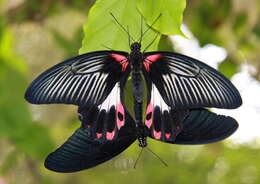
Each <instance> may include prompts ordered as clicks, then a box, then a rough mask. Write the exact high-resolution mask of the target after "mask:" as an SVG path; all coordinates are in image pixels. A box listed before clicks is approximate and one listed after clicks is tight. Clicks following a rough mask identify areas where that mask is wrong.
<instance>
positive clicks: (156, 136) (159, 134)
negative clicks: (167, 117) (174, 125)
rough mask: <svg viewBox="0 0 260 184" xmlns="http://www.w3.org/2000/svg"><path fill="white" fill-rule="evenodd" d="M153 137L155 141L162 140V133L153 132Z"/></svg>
mask: <svg viewBox="0 0 260 184" xmlns="http://www.w3.org/2000/svg"><path fill="white" fill-rule="evenodd" d="M153 136H154V138H155V139H161V136H162V132H161V131H160V132H156V130H153Z"/></svg>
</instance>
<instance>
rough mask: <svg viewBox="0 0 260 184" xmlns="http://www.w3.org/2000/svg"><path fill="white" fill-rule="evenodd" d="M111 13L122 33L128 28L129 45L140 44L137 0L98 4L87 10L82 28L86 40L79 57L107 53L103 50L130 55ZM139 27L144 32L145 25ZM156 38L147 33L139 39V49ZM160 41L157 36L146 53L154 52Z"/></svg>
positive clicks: (103, 1)
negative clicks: (87, 53) (95, 52)
mask: <svg viewBox="0 0 260 184" xmlns="http://www.w3.org/2000/svg"><path fill="white" fill-rule="evenodd" d="M110 12H111V13H113V15H114V16H115V17H116V19H117V21H118V22H119V23H120V24H121V25H122V26H124V28H125V29H127V27H128V28H129V33H130V35H131V36H132V37H133V40H131V43H132V42H134V41H139V39H140V36H141V19H142V16H141V15H140V13H139V12H138V10H137V7H136V0H120V1H118V0H109V1H107V0H99V1H97V2H96V3H95V4H94V5H93V7H92V8H91V9H90V11H89V15H88V20H87V22H86V23H85V24H84V34H85V38H84V40H83V43H82V47H81V49H80V51H79V52H80V53H85V52H91V51H96V50H107V49H106V47H109V48H111V49H113V50H122V51H129V43H128V35H127V33H126V32H125V31H124V30H122V28H121V27H120V26H119V24H118V23H116V21H115V20H114V19H113V17H112V16H111V15H110ZM158 15H159V14H157V16H158ZM142 27H143V31H144V30H146V29H147V25H145V23H144V24H143V26H142ZM156 35H157V33H156V32H155V31H153V30H152V29H150V30H149V31H148V32H147V33H146V34H145V35H144V37H143V39H142V45H143V47H142V48H143V49H144V48H146V46H147V45H149V44H150V43H151V42H152V40H154V39H155V38H156ZM159 38H160V36H157V38H156V39H155V41H154V42H153V44H152V45H151V46H150V47H149V50H156V49H157V45H158V42H159Z"/></svg>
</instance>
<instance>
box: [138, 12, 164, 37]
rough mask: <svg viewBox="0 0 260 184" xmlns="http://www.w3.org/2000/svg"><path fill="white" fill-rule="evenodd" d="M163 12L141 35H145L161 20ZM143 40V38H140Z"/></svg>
mask: <svg viewBox="0 0 260 184" xmlns="http://www.w3.org/2000/svg"><path fill="white" fill-rule="evenodd" d="M161 16H162V14H161V13H160V14H159V16H158V17H157V18H156V19H155V20H154V21H153V22H152V24H151V26H149V25H148V28H147V29H146V30H145V31H144V32H143V33H142V34H141V36H140V37H144V35H145V34H146V33H147V32H148V31H149V30H150V29H152V27H153V25H154V24H155V23H156V22H157V21H158V20H159V18H161ZM139 40H141V38H140V39H139Z"/></svg>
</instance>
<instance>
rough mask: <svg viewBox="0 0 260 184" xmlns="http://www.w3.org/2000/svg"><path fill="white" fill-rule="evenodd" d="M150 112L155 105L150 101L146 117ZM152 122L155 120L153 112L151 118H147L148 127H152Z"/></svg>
mask: <svg viewBox="0 0 260 184" xmlns="http://www.w3.org/2000/svg"><path fill="white" fill-rule="evenodd" d="M149 113H153V105H152V104H151V103H150V104H148V106H147V109H146V117H147V115H148V114H149ZM152 122H153V114H152V115H151V118H150V119H149V120H147V119H146V120H145V124H146V126H147V127H148V128H150V127H151V126H152Z"/></svg>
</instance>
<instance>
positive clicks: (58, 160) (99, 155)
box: [45, 113, 136, 172]
mask: <svg viewBox="0 0 260 184" xmlns="http://www.w3.org/2000/svg"><path fill="white" fill-rule="evenodd" d="M135 132H136V131H135V124H134V120H133V119H132V118H131V117H130V115H129V114H128V113H127V114H126V125H125V126H123V127H122V128H121V129H120V130H119V133H118V136H117V138H116V139H113V140H112V141H106V142H103V141H100V140H99V139H97V138H95V131H93V130H92V128H85V127H84V125H83V126H82V127H80V128H79V129H77V130H76V131H75V133H74V134H73V135H72V136H71V137H70V138H69V139H68V140H67V141H66V142H65V143H64V144H63V145H62V146H61V147H60V148H58V149H57V150H56V151H54V152H53V153H51V154H49V156H48V157H47V158H46V160H45V167H46V168H47V169H50V170H52V171H56V172H76V171H80V170H83V169H88V168H91V167H95V166H97V165H99V164H101V163H103V162H105V161H108V160H110V159H112V158H113V157H115V156H116V155H118V154H120V153H121V152H122V151H124V150H125V149H126V148H128V147H129V146H130V145H131V144H132V143H133V142H134V141H135V140H136V135H135Z"/></svg>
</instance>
